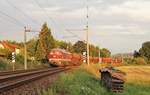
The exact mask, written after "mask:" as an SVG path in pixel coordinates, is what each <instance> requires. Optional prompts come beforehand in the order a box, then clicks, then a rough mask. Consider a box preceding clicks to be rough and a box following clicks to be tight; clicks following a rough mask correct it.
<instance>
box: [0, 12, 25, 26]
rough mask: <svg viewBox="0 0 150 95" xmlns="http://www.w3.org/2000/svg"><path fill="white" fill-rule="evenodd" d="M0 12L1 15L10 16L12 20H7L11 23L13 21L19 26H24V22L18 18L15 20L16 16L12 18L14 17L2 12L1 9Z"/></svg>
mask: <svg viewBox="0 0 150 95" xmlns="http://www.w3.org/2000/svg"><path fill="white" fill-rule="evenodd" d="M0 14H2V15H3V16H6V17H8V18H10V19H11V20H12V21H11V20H9V22H11V23H13V24H16V25H18V26H21V27H24V26H25V24H24V23H22V22H20V21H18V20H17V19H16V18H14V17H11V16H9V15H8V14H6V13H4V12H3V11H1V10H0Z"/></svg>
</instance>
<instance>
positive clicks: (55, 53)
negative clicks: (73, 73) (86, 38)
mask: <svg viewBox="0 0 150 95" xmlns="http://www.w3.org/2000/svg"><path fill="white" fill-rule="evenodd" d="M48 59H49V63H50V65H52V66H70V65H73V66H76V65H81V64H82V63H83V60H85V59H86V58H85V57H83V55H81V54H77V53H70V52H67V51H66V50H64V49H52V50H49V51H48ZM90 63H108V64H111V63H113V64H118V63H119V64H120V63H122V60H120V59H113V58H98V57H90Z"/></svg>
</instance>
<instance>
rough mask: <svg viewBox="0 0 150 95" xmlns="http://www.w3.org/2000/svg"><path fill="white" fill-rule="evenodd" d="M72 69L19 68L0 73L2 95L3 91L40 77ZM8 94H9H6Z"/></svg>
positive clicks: (0, 91)
mask: <svg viewBox="0 0 150 95" xmlns="http://www.w3.org/2000/svg"><path fill="white" fill-rule="evenodd" d="M69 69H71V67H68V68H63V67H59V68H54V69H50V68H45V69H33V70H27V71H25V70H19V71H13V72H11V71H8V72H1V73H0V95H3V94H1V93H3V92H5V91H8V90H11V89H14V88H17V87H19V86H21V85H24V84H26V83H30V82H32V81H36V80H39V79H40V78H44V77H47V76H52V75H56V74H58V73H60V72H64V71H67V70H69ZM6 95H7V94H6Z"/></svg>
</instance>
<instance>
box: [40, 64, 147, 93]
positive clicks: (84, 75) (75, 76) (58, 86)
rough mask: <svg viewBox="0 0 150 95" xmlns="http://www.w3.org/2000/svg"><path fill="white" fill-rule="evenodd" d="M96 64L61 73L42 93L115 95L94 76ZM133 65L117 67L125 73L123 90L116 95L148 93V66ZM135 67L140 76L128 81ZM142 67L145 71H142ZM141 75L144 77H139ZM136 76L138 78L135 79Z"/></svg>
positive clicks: (96, 68)
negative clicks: (125, 78)
mask: <svg viewBox="0 0 150 95" xmlns="http://www.w3.org/2000/svg"><path fill="white" fill-rule="evenodd" d="M97 66H98V65H96V66H94V65H93V66H92V67H90V68H89V66H87V67H85V66H83V67H81V68H80V69H76V70H75V71H72V72H69V73H63V74H61V75H60V78H59V79H58V80H57V81H56V82H55V83H54V84H52V85H51V86H50V88H49V90H48V91H44V92H43V94H42V95H116V94H114V93H112V92H110V91H108V90H107V89H106V88H105V87H104V86H103V85H101V81H100V78H99V77H95V75H99V76H100V74H99V72H97V70H98V68H101V67H97ZM99 66H100V65H99ZM103 67H104V65H103ZM133 67H134V66H133ZM133 67H132V66H123V67H117V68H119V69H121V70H123V71H125V72H126V73H127V80H126V83H125V89H124V92H123V93H120V94H119V93H118V95H149V93H150V90H149V89H150V80H148V81H146V80H147V79H146V73H148V72H149V69H148V68H150V67H146V66H142V69H140V66H137V67H136V68H133ZM131 68H133V69H131ZM136 69H138V70H140V71H139V72H141V73H140V76H135V77H136V78H134V80H132V81H130V80H131V79H130V77H131V73H132V75H133V76H134V74H135V72H134V71H137V70H136ZM143 69H145V70H146V71H145V72H144V70H143ZM93 70H95V71H93ZM133 70H134V71H133ZM141 70H142V71H141ZM91 72H92V73H91ZM129 72H130V73H129ZM94 73H97V74H94ZM142 73H143V74H142ZM128 74H129V75H128ZM138 75H139V74H138ZM133 76H132V77H133ZM141 77H145V78H143V79H141ZM147 77H148V75H147ZM138 78H140V80H137V79H138Z"/></svg>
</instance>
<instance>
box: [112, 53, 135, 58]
mask: <svg viewBox="0 0 150 95" xmlns="http://www.w3.org/2000/svg"><path fill="white" fill-rule="evenodd" d="M112 57H122V58H133V53H117V54H114V55H112Z"/></svg>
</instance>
